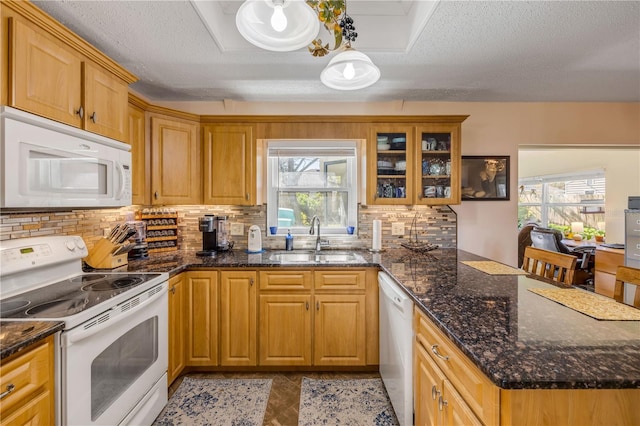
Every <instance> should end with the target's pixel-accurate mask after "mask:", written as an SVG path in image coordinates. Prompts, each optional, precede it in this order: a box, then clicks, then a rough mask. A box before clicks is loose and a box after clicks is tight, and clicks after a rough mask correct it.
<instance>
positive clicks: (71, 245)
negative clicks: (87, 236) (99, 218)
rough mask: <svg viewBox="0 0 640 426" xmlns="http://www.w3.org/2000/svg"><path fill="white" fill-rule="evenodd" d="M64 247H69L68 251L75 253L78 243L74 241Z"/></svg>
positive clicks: (67, 242) (68, 242) (66, 243)
mask: <svg viewBox="0 0 640 426" xmlns="http://www.w3.org/2000/svg"><path fill="white" fill-rule="evenodd" d="M64 245H65V246H67V249H69V250H70V251H74V250H75V249H76V243H75V242H74V241H73V240H67V241H65V243H64Z"/></svg>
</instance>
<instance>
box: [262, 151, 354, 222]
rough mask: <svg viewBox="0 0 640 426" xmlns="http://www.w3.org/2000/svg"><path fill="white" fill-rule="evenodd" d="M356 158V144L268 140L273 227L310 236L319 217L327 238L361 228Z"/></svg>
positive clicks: (269, 208)
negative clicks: (348, 228) (358, 224)
mask: <svg viewBox="0 0 640 426" xmlns="http://www.w3.org/2000/svg"><path fill="white" fill-rule="evenodd" d="M357 158H358V157H357V144H356V141H324V140H318V141H309V140H305V141H293V140H292V141H268V143H267V224H268V226H269V227H273V226H277V234H286V233H287V232H288V231H289V230H290V231H291V233H292V234H305V235H308V234H309V227H310V225H311V219H312V218H313V216H318V218H320V224H321V233H322V235H331V234H333V235H339V234H347V226H354V227H357V215H358V184H357Z"/></svg>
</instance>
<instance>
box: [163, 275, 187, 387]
mask: <svg viewBox="0 0 640 426" xmlns="http://www.w3.org/2000/svg"><path fill="white" fill-rule="evenodd" d="M185 276H186V274H178V275H176V276H174V277H171V279H170V280H169V366H168V371H167V383H168V384H171V382H173V381H174V380H175V379H176V378H177V377H178V376H179V375H180V373H181V372H182V370H183V369H184V366H185V347H186V344H185V339H186V333H185V324H184V319H185V294H186V291H185V285H184V283H185V280H186V278H185Z"/></svg>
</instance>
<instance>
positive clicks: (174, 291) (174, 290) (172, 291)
mask: <svg viewBox="0 0 640 426" xmlns="http://www.w3.org/2000/svg"><path fill="white" fill-rule="evenodd" d="M171 294H176V286H175V285H174V286H173V287H171Z"/></svg>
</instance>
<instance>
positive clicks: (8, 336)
mask: <svg viewBox="0 0 640 426" xmlns="http://www.w3.org/2000/svg"><path fill="white" fill-rule="evenodd" d="M63 326H64V323H63V322H62V321H0V359H5V358H7V357H8V356H9V355H13V354H14V353H16V352H18V351H20V350H22V349H24V348H26V347H27V346H29V345H31V344H32V343H35V342H37V341H39V340H42V339H44V338H45V337H47V336H50V335H51V334H53V333H56V332H58V331H60V330H62V327H63Z"/></svg>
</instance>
